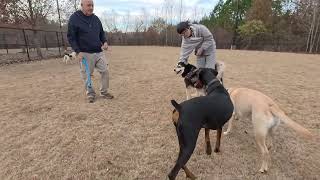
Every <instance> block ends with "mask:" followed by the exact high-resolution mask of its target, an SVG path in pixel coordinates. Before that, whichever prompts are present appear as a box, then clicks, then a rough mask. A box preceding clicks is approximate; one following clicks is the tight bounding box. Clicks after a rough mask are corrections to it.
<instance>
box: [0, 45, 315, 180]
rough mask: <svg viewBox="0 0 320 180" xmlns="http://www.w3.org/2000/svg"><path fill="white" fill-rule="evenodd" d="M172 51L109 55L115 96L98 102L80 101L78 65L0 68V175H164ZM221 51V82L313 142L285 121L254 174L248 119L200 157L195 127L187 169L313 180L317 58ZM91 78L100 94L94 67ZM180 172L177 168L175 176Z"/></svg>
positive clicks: (168, 162) (171, 149)
mask: <svg viewBox="0 0 320 180" xmlns="http://www.w3.org/2000/svg"><path fill="white" fill-rule="evenodd" d="M178 54H179V49H178V48H169V47H113V48H112V50H111V51H109V52H108V54H107V57H108V59H109V61H110V71H111V80H110V84H111V93H113V94H114V95H115V99H113V100H104V99H97V101H96V102H95V103H94V104H88V103H87V102H86V101H85V95H84V90H83V84H82V81H81V79H80V74H79V65H78V64H76V63H74V64H73V65H65V64H63V63H62V61H61V59H52V60H47V61H39V62H32V63H30V64H16V65H10V66H3V67H0V97H1V104H0V112H1V116H0V179H148V180H151V179H165V178H166V176H167V173H168V172H169V171H170V169H171V168H172V167H173V165H174V163H175V160H176V157H177V155H178V141H177V138H176V134H175V130H174V126H173V124H172V120H171V110H172V109H173V108H172V106H171V103H170V100H171V99H176V100H177V101H178V102H181V101H183V100H184V99H185V89H184V84H183V80H182V78H180V77H177V76H176V75H175V74H174V73H173V67H174V66H175V64H176V62H177V59H178ZM217 56H218V59H219V60H222V61H224V62H225V63H226V73H225V79H224V80H225V84H226V86H227V87H230V86H242V87H248V88H253V89H257V90H260V91H262V92H264V93H265V94H267V95H269V96H270V97H272V98H273V99H274V100H275V101H276V102H278V103H279V105H280V106H281V107H282V108H283V109H284V110H285V111H286V113H287V114H288V116H289V117H291V118H292V119H293V120H295V121H296V122H298V123H300V124H302V125H303V126H304V127H306V128H308V129H310V130H311V131H312V133H314V134H315V139H314V140H313V141H306V140H304V139H303V138H301V137H300V136H298V135H297V134H296V133H295V132H293V131H292V130H291V129H289V128H287V127H286V126H285V125H283V124H282V125H281V126H280V127H279V128H278V130H277V132H276V133H275V138H274V139H273V144H274V146H273V149H272V150H271V151H270V153H271V161H272V163H271V167H270V171H269V172H268V173H267V174H259V173H258V168H259V166H260V159H259V157H260V154H259V153H258V151H257V148H256V146H255V142H254V138H253V135H252V125H251V122H250V121H249V120H240V121H235V122H234V130H233V131H232V132H231V134H230V135H229V136H227V137H223V138H222V142H221V151H222V152H220V153H218V154H215V153H214V154H213V155H211V156H207V155H206V154H205V142H204V130H202V131H201V134H200V136H199V139H198V144H197V147H196V150H195V152H194V153H193V155H192V157H191V159H190V160H189V162H188V167H189V169H190V170H191V171H192V172H193V173H194V174H195V175H196V176H197V177H198V178H199V179H210V180H211V179H319V178H320V174H319V169H320V150H319V148H320V138H319V135H320V131H319V129H320V122H319V114H320V108H319V107H320V96H319V92H320V78H319V77H320V71H319V67H320V57H319V55H302V54H290V53H273V52H257V51H229V50H218V52H217ZM191 62H194V57H193V59H192V61H191ZM94 80H95V83H94V85H95V87H96V89H97V91H98V80H99V74H98V73H95V77H94ZM211 141H212V144H214V141H215V132H213V131H212V132H211ZM184 176H185V175H184V173H183V172H182V171H180V173H179V176H178V179H185V177H184Z"/></svg>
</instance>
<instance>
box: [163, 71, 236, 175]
mask: <svg viewBox="0 0 320 180" xmlns="http://www.w3.org/2000/svg"><path fill="white" fill-rule="evenodd" d="M194 73H196V74H198V77H199V80H200V81H201V82H202V83H203V84H204V85H205V86H206V91H207V95H206V96H200V97H195V98H193V99H190V100H187V101H184V102H182V103H181V104H178V103H177V102H175V101H174V100H172V101H171V102H172V104H173V106H174V107H175V109H176V110H177V111H178V112H179V119H178V123H177V124H176V132H177V136H178V140H179V147H180V152H179V156H178V159H177V161H176V164H175V166H174V167H173V169H172V170H171V172H170V173H169V175H168V177H169V179H175V178H176V176H177V174H178V172H179V170H180V169H181V168H182V167H184V166H185V165H186V163H187V162H188V160H189V158H190V157H191V155H192V153H193V151H194V148H195V146H196V142H197V139H198V135H199V131H200V129H201V128H208V129H211V130H218V131H219V132H220V135H221V131H222V127H223V125H224V124H225V123H226V122H227V121H228V120H229V119H230V118H231V116H232V112H233V105H232V102H231V99H230V96H229V94H228V92H227V90H226V89H225V88H224V87H223V85H222V84H221V83H220V81H218V80H217V79H216V75H217V72H216V71H215V70H214V71H212V69H206V68H200V69H197V70H196V71H195V72H194ZM220 137H221V136H217V142H218V141H219V142H218V143H219V146H220ZM218 138H219V139H218ZM219 146H218V147H217V145H216V150H215V152H218V151H219Z"/></svg>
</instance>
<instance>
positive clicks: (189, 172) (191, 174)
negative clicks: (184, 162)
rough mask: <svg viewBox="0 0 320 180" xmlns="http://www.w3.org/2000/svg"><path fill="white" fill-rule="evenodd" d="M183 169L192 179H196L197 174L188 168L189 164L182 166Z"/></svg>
mask: <svg viewBox="0 0 320 180" xmlns="http://www.w3.org/2000/svg"><path fill="white" fill-rule="evenodd" d="M182 169H183V170H184V172H185V173H186V176H187V178H190V179H192V180H194V179H196V176H195V175H194V174H193V173H192V172H191V171H190V170H189V169H188V168H187V166H182Z"/></svg>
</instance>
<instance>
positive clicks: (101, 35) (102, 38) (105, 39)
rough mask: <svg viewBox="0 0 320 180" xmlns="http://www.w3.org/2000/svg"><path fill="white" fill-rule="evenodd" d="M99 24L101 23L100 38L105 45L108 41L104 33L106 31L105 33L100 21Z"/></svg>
mask: <svg viewBox="0 0 320 180" xmlns="http://www.w3.org/2000/svg"><path fill="white" fill-rule="evenodd" d="M99 22H100V34H99V37H100V41H101V43H102V44H104V43H105V42H106V41H107V38H106V33H104V31H103V27H102V23H101V21H100V20H99Z"/></svg>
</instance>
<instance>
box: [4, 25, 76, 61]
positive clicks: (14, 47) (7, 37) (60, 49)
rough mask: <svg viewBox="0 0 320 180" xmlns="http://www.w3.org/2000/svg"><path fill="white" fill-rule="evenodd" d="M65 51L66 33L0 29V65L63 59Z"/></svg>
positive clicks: (67, 45) (66, 44)
mask: <svg viewBox="0 0 320 180" xmlns="http://www.w3.org/2000/svg"><path fill="white" fill-rule="evenodd" d="M67 47H68V48H67ZM65 50H67V51H71V49H70V48H69V44H68V41H67V33H66V32H60V31H45V30H33V29H19V28H8V27H0V64H11V63H16V62H25V61H33V60H41V59H48V58H54V57H62V55H63V54H64V51H65Z"/></svg>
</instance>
